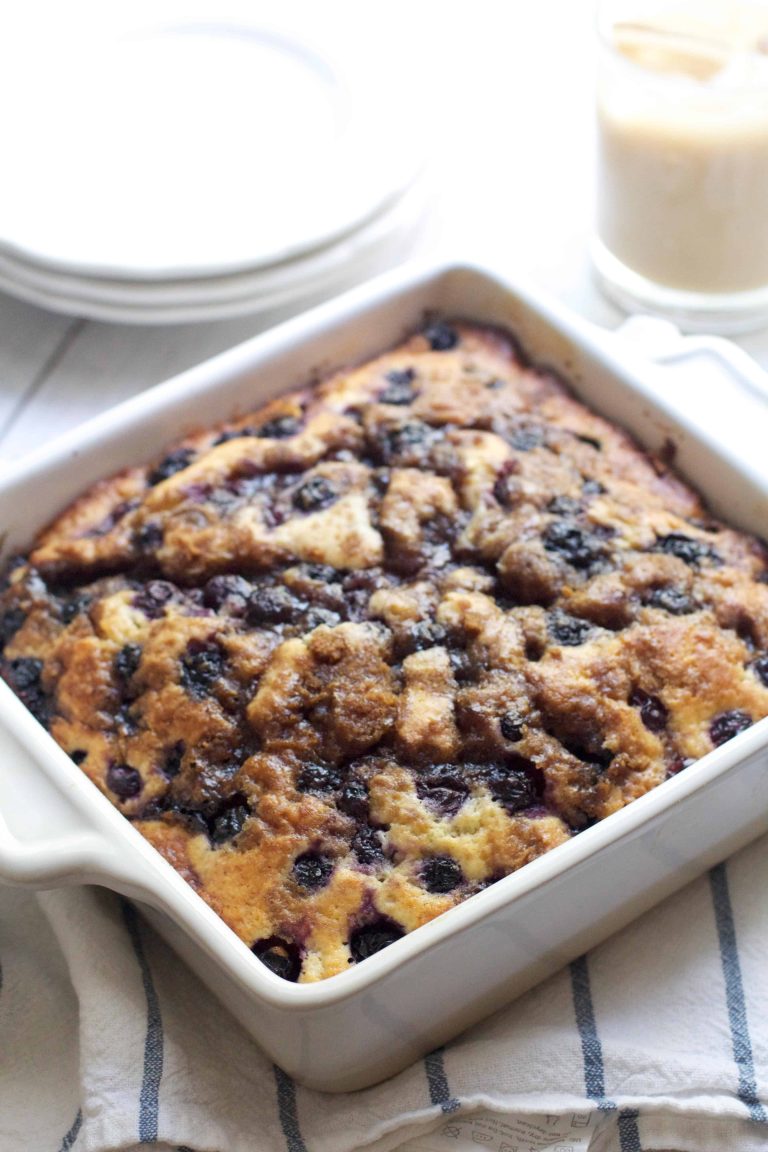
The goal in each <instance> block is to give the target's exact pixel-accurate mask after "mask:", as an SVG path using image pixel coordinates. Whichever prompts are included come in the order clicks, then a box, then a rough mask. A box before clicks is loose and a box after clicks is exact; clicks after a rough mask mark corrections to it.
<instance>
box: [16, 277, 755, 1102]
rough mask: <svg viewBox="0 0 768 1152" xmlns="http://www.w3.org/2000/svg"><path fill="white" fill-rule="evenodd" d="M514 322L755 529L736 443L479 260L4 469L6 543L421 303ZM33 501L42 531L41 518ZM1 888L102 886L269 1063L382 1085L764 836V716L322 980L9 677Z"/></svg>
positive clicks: (359, 299) (320, 367) (384, 282)
mask: <svg viewBox="0 0 768 1152" xmlns="http://www.w3.org/2000/svg"><path fill="white" fill-rule="evenodd" d="M434 313H440V314H444V315H453V316H457V315H461V316H463V317H466V318H468V319H471V320H476V321H479V322H481V323H488V324H494V325H500V326H502V327H504V328H506V329H509V330H510V331H512V332H513V333H514V334H515V335H516V336H517V337H518V339H519V340H520V342H521V344H522V346H523V347H524V348H525V350H526V352H527V353H528V354H529V355H530V357H531V358H532V359H533V360H534V361H536V362H539V363H544V364H547V365H548V366H550V367H552V368H553V369H555V370H557V371H559V372H560V373H562V374H563V375H564V376H565V377H566V378H567V379H568V380H569V381H570V382H571V384H572V386H573V388H574V391H575V392H576V393H577V395H578V396H579V397H580V398H581V399H582V400H584V401H585V402H586V403H587V404H588V405H589V406H590V407H592V408H594V409H596V410H597V411H599V412H600V413H601V414H602V415H604V416H606V417H608V418H609V419H611V420H613V421H615V422H616V423H618V424H621V425H623V426H624V427H626V428H627V429H628V430H629V431H631V432H632V433H633V434H634V435H635V436H636V438H637V439H638V440H640V441H641V442H642V443H644V444H645V446H646V447H648V448H649V449H650V450H655V451H658V449H659V448H660V447H661V445H662V444H663V443H664V442H665V441H668V440H669V439H670V438H673V439H674V442H675V444H676V447H677V460H678V462H679V464H680V468H681V471H683V472H684V473H685V474H686V475H687V478H688V479H689V480H690V481H691V482H692V483H693V484H694V485H695V486H696V487H697V488H698V489H699V490H700V491H702V492H703V494H704V495H705V497H707V498H708V499H709V501H710V503H711V505H712V506H713V510H714V511H715V512H717V513H718V514H719V515H721V516H722V517H723V518H724V519H726V520H729V521H730V522H732V523H736V524H738V525H739V526H740V527H743V528H745V529H747V530H751V531H753V532H754V531H756V530H758V528H759V525H761V524H762V523H764V520H765V512H766V509H768V494H767V493H766V490H765V488H764V487H763V486H762V485H761V484H760V482H759V479H758V478H756V477H755V476H753V475H751V474H750V473H749V472H748V471H747V470H746V469H745V468H744V467H743V466H742V465H741V464H740V463H739V462H738V460H737V459H736V458H735V456H734V455H733V454H731V453H729V452H727V451H724V450H722V449H719V448H718V447H717V445H715V444H714V443H713V442H712V441H710V440H708V439H707V438H706V437H704V436H702V435H701V434H697V433H695V432H694V431H693V430H692V429H691V428H689V427H687V426H686V425H685V424H684V423H683V422H682V421H681V420H680V419H679V418H677V417H676V416H674V415H673V413H672V412H671V410H668V409H667V408H666V407H665V405H664V404H663V402H661V401H659V400H658V399H656V398H655V396H653V395H652V394H651V391H650V389H649V388H648V387H647V386H646V385H644V383H643V380H642V376H641V375H638V374H637V372H636V371H634V370H633V368H632V365H631V364H630V363H629V362H628V361H627V359H626V354H625V353H623V352H622V351H621V350H620V347H619V345H618V343H616V342H615V341H614V340H613V339H612V338H611V337H610V336H609V335H606V334H604V333H601V332H599V331H598V330H597V329H594V328H593V327H592V326H591V325H589V324H587V323H586V322H584V321H582V320H579V319H578V318H575V317H572V316H570V315H568V314H567V313H566V312H565V311H564V310H563V309H561V308H560V307H559V306H558V305H555V304H553V303H552V302H551V301H548V300H544V299H542V298H541V297H539V296H537V295H536V294H535V293H534V292H532V291H531V290H530V289H528V288H525V287H523V286H520V285H519V284H516V283H514V282H512V281H511V280H509V279H507V278H506V277H504V276H502V275H499V274H496V273H493V272H489V271H487V270H485V269H482V268H477V267H474V266H472V265H469V264H460V263H457V264H448V265H439V266H437V267H435V266H430V267H418V266H417V267H412V268H405V269H401V270H399V271H398V272H396V273H393V274H389V275H387V276H385V277H383V278H381V279H380V280H377V281H375V282H373V283H371V284H369V285H366V286H364V287H363V288H361V289H358V290H356V291H355V292H353V293H350V294H348V295H347V296H344V297H342V298H340V299H338V300H336V301H333V302H332V303H330V304H326V305H323V306H322V307H321V308H319V309H316V310H314V311H312V312H310V313H307V314H306V315H305V316H302V317H298V318H296V319H294V320H292V321H289V322H288V323H287V324H285V325H282V326H281V327H280V328H277V329H274V330H272V331H270V332H268V333H265V334H264V335H262V336H260V337H257V338H256V339H255V340H253V341H249V342H247V343H246V344H243V345H241V346H240V347H238V348H235V349H232V350H231V351H229V352H227V353H224V354H223V355H221V356H218V357H216V358H215V359H213V360H211V361H208V362H207V363H206V364H203V365H200V366H199V367H197V368H195V369H192V370H191V371H190V372H187V373H184V374H183V375H182V376H180V377H178V378H176V379H175V380H173V381H170V382H168V383H167V384H164V385H161V386H159V387H158V388H155V389H152V390H151V391H149V392H147V393H144V394H143V395H141V396H138V397H136V398H134V399H133V400H131V401H129V402H128V403H127V404H124V405H121V406H120V407H119V408H117V409H115V410H113V411H112V412H109V413H106V414H104V415H103V416H100V417H98V418H97V419H96V420H93V421H91V422H89V423H88V424H87V425H85V426H83V427H82V428H80V429H78V430H77V431H75V432H74V433H71V434H69V435H67V436H66V437H63V438H62V439H61V440H59V441H58V442H57V443H56V444H54V445H51V446H49V447H45V448H43V449H41V450H40V451H39V452H37V453H35V454H34V455H33V456H31V457H28V458H27V459H26V460H24V461H22V462H20V463H19V464H18V465H16V466H14V467H13V468H10V469H8V470H6V472H5V473H4V474H3V475H2V476H0V513H1V514H2V522H3V523H4V525H5V527H6V531H7V539H6V542H5V543H6V548H7V550H8V551H9V552H10V551H15V550H17V549H18V548H19V546H20V545H22V544H24V543H26V542H27V541H28V540H29V538H30V537H31V535H32V534H33V533H34V531H35V530H36V529H37V528H38V527H40V526H42V525H43V524H45V523H46V522H48V521H49V520H50V519H51V518H52V517H53V515H55V514H56V512H58V511H59V510H60V508H61V507H62V506H63V505H65V504H66V503H67V502H68V501H69V500H70V499H72V498H73V497H74V496H75V495H77V494H78V493H80V492H81V491H83V490H84V489H85V488H86V487H87V486H88V485H89V484H90V483H92V482H94V481H95V480H97V479H98V478H100V477H101V476H103V475H104V474H107V473H111V472H114V471H115V470H116V469H118V468H120V467H122V466H124V465H127V464H130V463H136V462H138V461H144V460H147V459H148V458H150V457H151V456H152V454H153V453H155V452H159V451H160V450H161V449H162V448H163V446H164V445H166V444H167V443H168V442H169V441H170V440H171V439H173V438H176V437H178V436H179V435H180V434H183V433H184V432H185V431H186V430H188V429H189V428H191V427H199V426H201V425H204V424H205V423H213V422H214V421H219V420H221V419H222V417H223V416H224V415H225V414H227V413H228V412H232V413H235V412H238V411H244V410H246V409H247V408H250V407H252V406H254V405H255V404H258V403H260V402H261V401H263V400H265V399H267V398H269V397H270V396H273V395H276V394H278V393H280V392H282V391H285V390H286V389H288V388H290V387H294V386H296V384H298V383H299V382H301V381H302V380H305V379H307V378H311V377H316V376H319V375H325V374H327V373H328V372H330V371H331V370H333V368H334V367H337V366H341V365H344V364H349V363H354V362H357V361H361V360H363V359H365V358H367V357H369V356H371V355H373V354H375V353H376V352H379V351H381V350H383V349H384V348H386V347H389V346H391V345H394V344H396V343H397V342H398V341H399V340H400V339H401V338H402V337H403V336H404V335H405V334H406V333H407V332H408V331H411V330H412V329H413V328H415V327H417V326H418V325H419V324H420V323H421V321H422V320H423V318H424V316H425V315H429V314H434ZM30 508H34V509H35V516H34V523H30V517H29V514H28V510H29V509H30ZM0 719H2V722H3V725H4V731H3V733H2V740H0V744H1V745H2V747H3V749H4V751H5V753H6V757H7V761H8V762H9V763H14V771H13V772H12V773H4V774H3V775H2V777H0V811H1V812H2V814H3V823H2V824H0V879H3V880H5V881H7V882H11V883H22V884H28V885H31V886H37V887H51V886H53V885H56V884H62V883H97V884H103V885H105V886H107V887H109V888H112V889H114V890H116V891H119V892H122V893H124V894H126V895H128V896H130V897H133V898H135V899H137V900H139V901H140V902H141V904H142V906H143V907H144V909H145V914H146V915H147V917H148V919H149V920H150V921H151V922H152V923H153V924H154V925H155V926H156V927H157V928H158V930H159V931H160V932H161V933H162V934H163V935H164V936H165V937H166V938H167V939H168V940H169V942H170V943H171V944H172V945H173V946H174V947H175V948H176V950H177V951H178V952H179V954H180V955H181V956H183V957H184V959H185V960H187V962H188V963H189V964H190V965H191V966H192V967H193V968H194V970H195V971H196V972H197V973H198V975H200V976H201V977H202V979H203V980H204V981H205V982H206V983H207V984H208V986H209V987H210V988H211V989H212V991H213V992H214V993H215V994H216V995H218V996H219V997H220V999H221V1000H222V1001H223V1002H224V1003H225V1004H226V1005H227V1006H228V1007H229V1008H230V1009H231V1011H232V1012H233V1013H234V1014H235V1016H236V1017H237V1018H238V1019H239V1020H240V1021H241V1023H242V1024H243V1025H244V1026H245V1027H246V1029H247V1030H248V1031H249V1032H250V1033H251V1035H252V1036H253V1037H254V1038H255V1039H256V1040H257V1041H258V1042H259V1043H260V1044H261V1045H262V1047H263V1048H264V1049H265V1050H266V1051H267V1052H268V1054H269V1055H270V1057H271V1058H272V1059H273V1060H275V1061H276V1062H277V1063H278V1064H280V1065H281V1066H282V1067H283V1068H285V1069H286V1071H288V1072H289V1073H291V1075H293V1076H294V1077H295V1078H297V1079H298V1080H300V1081H301V1082H303V1083H305V1084H307V1085H309V1086H311V1087H314V1088H320V1089H324V1090H329V1091H345V1090H350V1089H354V1088H362V1087H365V1086H367V1085H369V1084H372V1083H375V1082H376V1081H377V1080H380V1079H383V1078H384V1077H386V1076H388V1075H391V1074H392V1073H394V1072H396V1071H398V1070H399V1069H400V1068H403V1067H405V1066H406V1065H407V1064H408V1063H410V1062H411V1061H412V1060H414V1059H416V1058H417V1057H418V1056H420V1055H422V1054H424V1053H425V1052H427V1051H429V1050H430V1049H432V1048H434V1047H436V1046H438V1045H439V1044H442V1043H444V1042H446V1041H447V1040H448V1039H450V1038H451V1037H452V1036H454V1035H456V1033H457V1032H459V1031H461V1030H462V1029H464V1028H465V1027H467V1026H468V1025H469V1024H471V1023H473V1022H474V1021H476V1020H478V1019H480V1018H481V1017H482V1016H484V1015H486V1014H487V1013H488V1012H490V1011H493V1010H494V1009H495V1008H497V1007H499V1006H501V1005H502V1004H505V1003H507V1002H508V1001H509V1000H511V999H512V998H513V997H514V996H516V995H518V994H520V993H521V992H523V991H525V990H526V989H527V988H529V987H531V986H532V985H533V984H534V983H536V982H538V981H539V980H541V979H543V978H544V977H545V976H547V975H549V974H550V973H551V972H553V971H555V970H556V969H558V968H559V967H561V966H562V965H563V964H565V963H567V962H568V961H569V960H570V959H572V958H573V957H574V956H576V955H578V954H579V953H580V952H582V951H583V950H585V949H586V948H588V947H591V946H593V945H594V944H596V943H597V942H598V941H600V940H602V939H604V938H605V937H606V936H607V935H608V934H610V933H611V932H613V931H615V930H616V929H617V928H619V927H621V926H622V925H623V924H625V923H627V922H628V921H629V920H631V919H632V918H633V917H635V916H637V915H638V914H639V913H640V912H642V911H644V910H646V909H647V908H649V907H651V906H652V905H653V904H654V903H655V902H657V901H658V900H659V899H661V898H662V897H663V896H665V895H667V894H668V893H670V892H672V891H674V890H675V889H676V888H678V887H680V886H681V885H682V884H684V883H686V882H687V881H688V880H690V879H692V878H693V877H694V876H696V875H697V874H698V873H699V872H701V871H702V870H704V869H705V868H707V867H709V866H711V865H712V864H714V863H716V862H717V861H718V860H720V859H722V858H724V857H725V856H726V855H728V854H729V853H731V852H733V851H735V850H736V849H737V848H738V847H740V846H741V845H743V844H745V843H747V842H748V841H749V840H750V839H752V838H753V837H754V836H756V835H758V834H759V833H760V832H761V831H763V830H764V829H765V827H766V815H768V774H767V773H765V771H764V760H765V750H766V746H767V745H768V721H762V722H761V723H759V724H757V725H755V726H754V728H752V729H750V730H749V731H747V732H745V733H742V734H741V735H740V736H738V737H736V739H734V740H733V741H731V742H729V743H728V744H726V745H724V746H723V747H721V748H719V749H717V750H715V751H714V752H712V753H710V754H709V755H708V756H706V757H704V758H703V759H702V760H701V761H699V762H698V763H697V764H696V765H694V766H693V767H691V768H689V769H687V770H686V771H685V772H684V773H681V774H680V775H679V776H677V777H675V778H674V779H672V780H669V781H667V782H666V783H664V784H661V785H660V786H659V787H658V788H656V789H655V790H653V791H652V792H650V793H648V794H647V795H646V796H644V797H642V798H640V799H639V800H637V801H635V802H634V803H633V804H631V805H629V806H628V807H627V808H625V809H623V810H622V811H620V812H617V813H615V814H614V815H612V816H610V817H608V818H606V819H605V820H604V821H602V822H601V823H599V824H597V825H595V826H594V827H593V828H590V829H588V830H586V831H585V832H582V833H581V834H579V836H577V837H575V838H574V839H573V840H572V841H570V842H568V843H566V844H563V845H561V846H559V847H557V848H555V849H553V850H552V851H551V852H549V853H547V854H546V855H545V856H542V857H540V858H539V859H537V860H535V861H533V862H531V863H529V864H527V865H525V867H524V868H522V869H520V871H518V872H516V873H514V874H512V875H510V876H508V877H506V878H505V879H503V880H500V881H499V882H498V883H497V884H495V885H493V886H492V887H491V888H489V889H486V890H485V891H483V892H480V893H478V894H476V895H474V896H472V897H470V898H469V899H468V900H466V901H465V902H463V903H462V904H459V905H458V906H457V907H455V908H453V909H451V910H450V911H449V912H446V913H444V914H443V915H442V916H440V917H438V918H436V919H435V920H433V921H431V922H430V923H429V924H427V925H425V926H423V927H421V928H419V929H417V930H416V931H414V932H413V933H411V934H410V935H407V936H406V937H404V938H403V939H402V940H399V941H397V942H396V943H394V944H392V945H390V946H389V947H388V948H386V949H384V950H383V951H382V952H379V953H377V954H376V955H374V956H372V957H370V958H369V959H367V960H365V961H364V962H362V963H360V964H358V965H356V966H355V967H353V968H351V969H350V971H348V972H344V973H342V974H340V975H338V976H333V977H330V978H328V979H326V980H324V981H322V982H320V983H317V984H310V985H293V984H289V983H286V982H285V981H282V980H281V979H279V978H278V977H276V976H274V975H273V974H272V973H271V972H269V971H268V970H267V969H266V968H265V967H264V966H263V965H262V964H261V963H260V962H259V961H258V960H256V959H255V958H254V956H253V955H252V954H251V952H250V950H249V949H248V948H247V947H246V945H245V944H243V943H242V942H241V941H240V940H239V939H238V938H237V937H236V936H235V934H234V933H233V932H232V931H231V930H230V929H229V928H228V927H227V926H226V925H225V924H224V922H223V921H222V920H220V919H219V917H218V916H216V914H215V913H214V912H213V911H212V910H211V909H210V908H209V907H208V906H207V905H206V904H205V903H204V901H202V900H201V899H200V898H199V897H198V896H197V895H196V893H195V892H194V891H193V890H192V889H191V888H190V887H189V886H188V885H187V884H186V883H185V881H183V880H182V879H181V877H180V876H179V875H178V874H177V873H176V872H175V871H174V870H173V869H172V868H171V866H170V865H168V864H167V863H166V862H165V860H164V859H163V858H162V857H161V856H160V855H159V854H158V853H157V852H155V850H154V849H153V848H152V847H151V846H150V845H149V844H148V843H147V842H146V841H145V840H144V839H143V838H142V837H141V836H140V834H139V833H138V832H137V831H136V830H135V829H134V828H133V827H132V826H131V825H130V823H129V822H128V821H127V820H125V819H124V817H123V816H122V815H121V814H120V813H119V812H118V811H117V810H116V809H115V808H113V807H112V805H111V804H110V803H109V801H108V800H107V799H106V798H105V797H104V796H102V795H101V793H100V792H99V791H98V790H97V789H96V788H95V787H94V786H93V785H92V784H91V783H90V781H88V780H87V778H86V777H85V776H84V775H83V774H82V773H81V772H80V771H79V769H77V768H76V767H75V766H74V765H73V764H72V763H71V761H70V760H69V758H68V757H67V756H66V755H65V753H63V752H62V751H61V749H59V748H58V746H57V745H56V744H55V743H54V742H53V741H52V739H51V738H50V737H49V736H48V734H47V733H46V732H44V731H43V730H42V729H41V728H40V726H39V725H38V724H37V723H36V721H35V720H34V719H33V718H32V717H31V715H30V714H29V713H27V712H26V710H25V709H24V708H23V706H22V705H21V704H20V703H19V701H18V700H17V699H16V698H15V697H14V695H13V693H12V692H11V691H10V689H8V688H7V687H6V686H5V685H0Z"/></svg>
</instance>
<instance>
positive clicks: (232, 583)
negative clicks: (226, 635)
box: [203, 576, 253, 616]
mask: <svg viewBox="0 0 768 1152" xmlns="http://www.w3.org/2000/svg"><path fill="white" fill-rule="evenodd" d="M252 591H253V585H252V584H250V583H249V582H248V581H247V580H245V579H243V577H242V576H212V577H211V579H210V580H208V582H207V583H206V585H205V588H204V589H203V603H204V604H205V606H206V608H212V609H213V610H214V612H221V611H226V612H228V613H229V614H231V615H232V616H242V615H243V613H244V612H245V609H246V605H247V603H248V597H249V596H250V595H251V592H252Z"/></svg>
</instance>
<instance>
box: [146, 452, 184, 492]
mask: <svg viewBox="0 0 768 1152" xmlns="http://www.w3.org/2000/svg"><path fill="white" fill-rule="evenodd" d="M194 455H195V453H194V452H193V451H192V449H191V448H177V449H176V451H175V452H169V453H168V455H167V456H164V457H163V459H162V460H161V461H160V463H159V464H158V465H157V466H156V467H155V468H153V469H152V471H151V472H150V473H149V475H148V476H147V483H148V484H149V485H150V487H152V488H154V486H155V485H156V484H161V483H162V482H163V480H167V479H168V478H169V477H170V476H175V475H176V473H177V472H183V471H184V469H185V468H188V467H189V464H190V463H191V461H192V457H193V456H194Z"/></svg>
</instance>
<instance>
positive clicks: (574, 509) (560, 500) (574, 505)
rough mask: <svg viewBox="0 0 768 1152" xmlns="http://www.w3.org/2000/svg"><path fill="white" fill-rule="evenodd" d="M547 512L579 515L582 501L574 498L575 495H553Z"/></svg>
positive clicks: (554, 514) (557, 514)
mask: <svg viewBox="0 0 768 1152" xmlns="http://www.w3.org/2000/svg"><path fill="white" fill-rule="evenodd" d="M547 512H551V513H552V515H553V516H578V514H579V512H581V502H580V501H579V500H574V498H573V496H553V497H552V499H551V500H550V501H549V503H548V504H547Z"/></svg>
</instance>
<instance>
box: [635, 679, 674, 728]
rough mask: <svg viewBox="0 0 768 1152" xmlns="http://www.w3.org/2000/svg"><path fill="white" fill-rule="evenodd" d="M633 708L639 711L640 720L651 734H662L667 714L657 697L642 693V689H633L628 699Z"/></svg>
mask: <svg viewBox="0 0 768 1152" xmlns="http://www.w3.org/2000/svg"><path fill="white" fill-rule="evenodd" d="M629 703H630V704H631V705H632V707H633V708H639V709H640V719H641V720H642V721H643V724H645V726H646V728H648V730H649V731H651V732H663V731H664V729H665V728H666V726H667V720H668V718H669V713H668V711H667V708H666V706H665V705H664V703H663V702H662V701H661V700H659V698H658V696H652V695H651V694H650V692H644V691H643V689H642V688H634V689H633V691H632V692H631V694H630V697H629Z"/></svg>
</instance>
